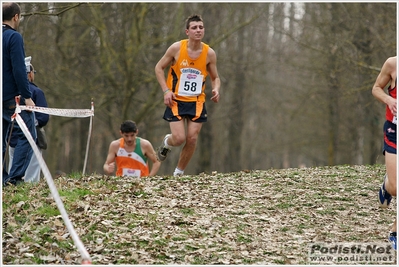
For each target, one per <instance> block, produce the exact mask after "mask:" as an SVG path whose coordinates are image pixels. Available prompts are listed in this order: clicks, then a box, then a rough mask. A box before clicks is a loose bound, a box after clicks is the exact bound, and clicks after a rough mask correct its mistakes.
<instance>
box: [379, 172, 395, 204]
mask: <svg viewBox="0 0 399 267" xmlns="http://www.w3.org/2000/svg"><path fill="white" fill-rule="evenodd" d="M386 179H387V175H385V177H384V182H383V183H382V185H381V187H380V192H379V193H378V196H379V201H380V207H381V208H388V206H389V203H391V200H392V196H391V195H390V194H389V193H388V191H387V190H386V189H385V181H386Z"/></svg>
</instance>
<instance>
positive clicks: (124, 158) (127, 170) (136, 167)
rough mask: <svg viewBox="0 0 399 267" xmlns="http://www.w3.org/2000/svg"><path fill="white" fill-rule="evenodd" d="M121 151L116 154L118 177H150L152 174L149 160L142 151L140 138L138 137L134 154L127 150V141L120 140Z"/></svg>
mask: <svg viewBox="0 0 399 267" xmlns="http://www.w3.org/2000/svg"><path fill="white" fill-rule="evenodd" d="M119 140H120V141H119V149H118V153H116V158H115V161H116V166H117V170H116V176H133V177H142V176H148V175H149V173H150V170H149V166H148V164H147V158H146V157H145V156H144V155H143V152H142V151H141V145H140V140H141V139H140V138H139V137H136V148H135V149H134V151H133V152H127V151H126V150H125V140H124V139H123V138H120V139H119Z"/></svg>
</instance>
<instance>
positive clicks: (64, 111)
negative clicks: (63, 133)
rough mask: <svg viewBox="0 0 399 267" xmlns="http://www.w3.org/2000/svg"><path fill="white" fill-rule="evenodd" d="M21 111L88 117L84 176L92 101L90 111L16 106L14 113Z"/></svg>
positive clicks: (91, 116)
mask: <svg viewBox="0 0 399 267" xmlns="http://www.w3.org/2000/svg"><path fill="white" fill-rule="evenodd" d="M21 110H30V111H35V112H40V113H45V114H49V115H55V116H62V117H73V118H86V117H90V127H89V136H88V138H87V147H86V155H85V161H84V164H83V172H82V175H85V172H86V165H87V158H88V156H89V155H88V153H89V144H90V138H91V131H92V125H93V116H94V103H93V101H92V102H91V109H60V108H45V107H37V106H34V107H32V106H24V105H22V106H20V105H17V106H16V109H15V112H16V113H19V112H21Z"/></svg>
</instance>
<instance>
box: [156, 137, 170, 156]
mask: <svg viewBox="0 0 399 267" xmlns="http://www.w3.org/2000/svg"><path fill="white" fill-rule="evenodd" d="M169 136H171V134H167V135H165V137H164V139H163V140H162V144H161V146H160V147H159V148H158V151H157V157H158V160H159V161H164V160H165V159H166V156H167V155H168V153H169V152H170V151H171V149H170V148H167V147H165V140H166V139H168V137H169Z"/></svg>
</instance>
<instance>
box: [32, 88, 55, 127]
mask: <svg viewBox="0 0 399 267" xmlns="http://www.w3.org/2000/svg"><path fill="white" fill-rule="evenodd" d="M29 87H30V89H31V91H32V100H33V102H35V105H36V106H38V107H45V108H47V107H48V105H47V100H46V96H45V95H44V92H43V91H42V90H41V89H40V88H39V87H37V86H35V84H33V83H29ZM35 117H36V119H37V122H38V124H39V126H40V127H44V126H46V124H47V123H48V121H49V119H50V116H49V115H48V114H45V113H41V112H35Z"/></svg>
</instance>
